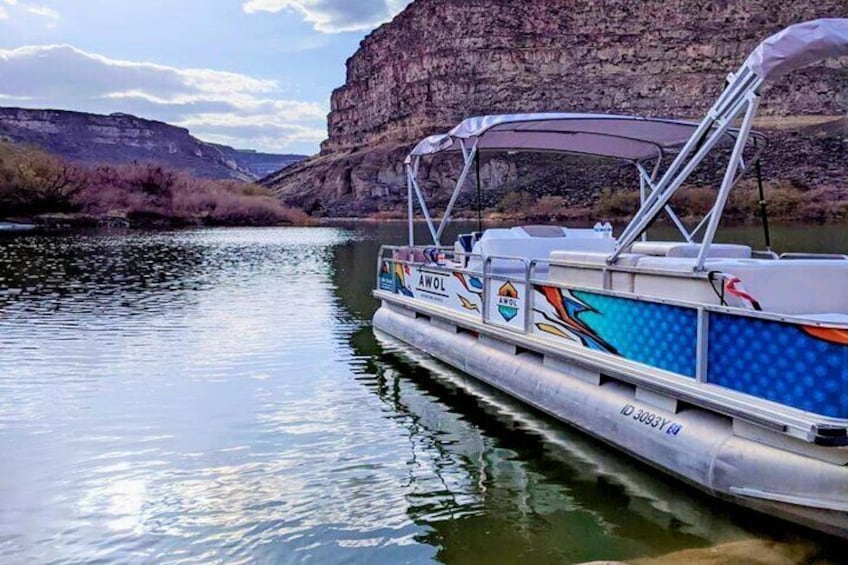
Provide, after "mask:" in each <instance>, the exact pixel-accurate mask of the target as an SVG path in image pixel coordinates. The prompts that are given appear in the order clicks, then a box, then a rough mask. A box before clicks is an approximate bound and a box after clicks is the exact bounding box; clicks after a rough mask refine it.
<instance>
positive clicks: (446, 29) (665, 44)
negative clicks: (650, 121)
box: [264, 0, 848, 214]
mask: <svg viewBox="0 0 848 565" xmlns="http://www.w3.org/2000/svg"><path fill="white" fill-rule="evenodd" d="M845 15H848V2H846V0H820V1H818V2H815V3H813V2H783V1H780V0H745V1H739V2H730V1H728V0H713V1H705V2H694V1H688V0H646V1H644V2H632V1H630V0H605V1H581V0H416V1H415V2H413V3H412V4H410V6H409V7H408V8H407V9H406V10H405V11H404V12H402V13H401V14H399V15H398V16H397V17H396V18H395V19H394V21H392V22H391V23H388V24H385V25H383V26H381V27H380V28H378V29H377V30H375V31H374V32H372V33H371V34H370V35H369V36H367V37H366V38H365V39H364V40H363V41H362V43H361V45H360V48H359V50H358V51H357V52H356V53H355V54H354V55H353V56H352V57H351V58H350V59H349V60H348V62H347V80H346V83H345V84H344V85H343V86H342V87H341V88H339V89H337V90H336V91H335V92H334V93H333V95H332V104H331V108H332V111H331V114H330V116H329V120H328V129H329V137H328V139H327V140H326V141H325V142H324V143H323V145H322V151H321V154H320V155H318V156H316V157H314V158H312V159H310V160H308V161H306V162H304V163H301V164H298V165H296V166H294V167H292V168H290V169H287V170H285V171H282V172H281V173H279V174H275V175H272V176H270V177H268V178H267V179H265V181H264V182H265V183H266V184H268V185H269V186H271V187H273V188H274V189H275V190H276V191H277V192H278V193H279V194H280V196H281V197H282V198H283V199H284V200H287V201H289V202H293V203H296V204H307V205H309V206H310V207H314V208H316V209H323V210H325V211H326V212H328V213H342V214H346V213H347V214H356V213H362V212H371V211H374V210H375V209H377V208H384V207H391V206H396V205H397V203H398V201H399V200H401V199H402V198H403V195H404V194H405V187H404V184H405V183H404V177H403V170H402V167H401V161H402V159H403V156H404V155H405V153H406V151H407V150H408V149H409V148H410V146H411V144H413V143H414V142H416V141H417V140H418V139H420V138H421V137H422V136H424V135H429V134H433V133H441V132H443V131H445V130H447V129H449V128H450V127H451V126H452V125H453V124H455V123H456V122H458V121H459V120H461V119H462V118H465V117H468V116H472V115H477V114H491V113H501V112H505V113H506V112H535V111H597V112H612V113H634V114H642V115H653V116H673V117H682V118H686V117H690V118H699V117H700V116H701V114H702V113H703V112H704V111H705V110H706V109H707V108H708V107H709V106H710V105H711V103H712V102H713V101H714V99H715V97H716V96H717V95H718V93H719V92H720V90H721V88H722V85H723V80H724V78H725V77H726V75H727V73H728V72H730V71H732V70H735V69H736V68H738V66H739V64H741V62H742V61H743V60H744V58H745V56H747V54H748V53H749V51H750V50H751V49H752V48H753V47H755V46H756V45H757V43H758V42H759V41H761V40H762V39H764V38H765V37H766V36H768V35H770V34H771V33H774V32H775V31H777V30H779V29H781V28H783V27H785V26H786V25H789V24H791V23H795V22H799V21H804V20H808V19H813V18H816V17H827V16H845ZM846 92H848V63H846V62H845V61H836V62H830V63H828V64H827V65H819V66H817V67H814V68H809V69H804V70H801V71H798V72H796V73H794V74H793V75H791V76H789V77H786V78H785V79H783V80H781V81H780V83H778V84H775V85H774V86H769V87H768V88H767V89H766V92H765V93H764V94H765V98H764V102H763V104H762V106H761V115H762V116H764V117H765V118H766V121H765V122H762V123H761V125H766V126H767V128H768V129H770V130H772V137H773V138H774V143H773V147H775V148H776V149H777V152H776V153H772V154H771V157H770V158H769V160H768V161H767V162H766V170H765V172H766V174H767V176H769V177H770V178H773V179H784V180H789V181H792V182H796V183H798V184H800V185H810V184H816V183H819V182H830V181H834V182H836V181H841V180H844V177H843V176H840V175H844V173H843V172H833V171H828V170H825V171H824V172H821V171H819V170H817V169H816V168H815V167H812V168H811V167H810V166H809V165H810V163H808V161H813V159H814V157H811V156H810V155H811V154H814V153H816V152H817V151H821V150H823V151H825V152H826V154H827V155H829V156H832V155H833V154H834V152H835V153H836V154H837V156H839V155H841V156H845V144H844V143H843V138H845V137H846V131H845V127H844V122H837V121H835V120H838V118H839V117H840V116H841V115H844V114H845V112H846V108H847V107H848V103H846V94H845V93H846ZM799 116H804V117H802V118H799ZM810 116H812V117H810ZM831 122H832V123H831ZM822 124H823V125H824V127H821V126H822ZM828 124H830V125H828ZM811 125H812V126H815V127H812V129H811V128H810V126H811ZM804 128H806V129H804ZM822 132H826V133H825V134H823V133H822ZM807 157H810V159H807ZM560 161H561V160H556V159H554V160H551V159H547V160H546V159H544V158H527V157H522V158H517V159H516V158H503V157H501V158H497V159H494V160H492V161H487V162H486V163H485V164H484V169H485V170H484V178H487V179H490V180H491V182H490V186H491V187H495V188H497V187H501V188H503V187H504V186H509V187H513V186H519V185H521V184H522V182H523V181H524V179H526V178H528V175H530V174H531V171H537V173H536V174H537V176H538V170H539V167H542V166H544V167H545V168H546V170H548V173H547V174H546V175H542V176H543V178H542V181H543V182H542V184H545V185H548V186H544V188H545V189H546V190H551V191H553V192H560V193H563V194H565V195H567V196H572V197H576V199H577V200H587V199H591V198H592V195H593V194H594V192H595V191H596V190H597V189H598V188H599V187H601V186H604V185H608V184H610V183H614V182H616V179H617V177H618V175H619V173H620V171H619V170H618V169H617V168H616V167H615V166H611V167H609V168H608V173H609V175H603V176H602V177H599V176H598V175H590V176H585V175H576V176H575V175H571V176H570V177H568V178H566V177H564V176H562V175H560V174H559V172H558V170H559V169H558V168H557V167H558V164H559V163H560ZM842 162H843V163H844V162H845V159H844V158H843V159H842ZM545 163H548V164H547V165H545ZM454 174H455V170H454V168H453V166H452V165H451V164H450V163H446V162H445V161H441V162H436V163H435V164H433V166H432V167H429V168H427V169H425V170H424V171H423V176H424V178H425V182H424V184H425V186H426V187H427V190H428V191H429V192H431V194H432V195H434V196H436V197H437V198H438V197H439V196H440V195H444V193H445V186H446V185H448V184H449V181H450V179H451V178H452V175H454ZM834 175H836V176H834Z"/></svg>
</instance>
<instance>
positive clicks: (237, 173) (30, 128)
mask: <svg viewBox="0 0 848 565" xmlns="http://www.w3.org/2000/svg"><path fill="white" fill-rule="evenodd" d="M0 140H8V141H12V142H14V143H21V144H26V145H34V146H38V147H41V148H42V149H44V150H46V151H49V152H51V153H55V154H57V155H60V156H62V157H65V158H67V159H70V160H73V161H78V162H82V163H87V164H94V165H97V164H101V163H111V164H124V163H131V162H133V161H139V162H155V163H157V164H160V165H163V166H166V167H170V168H174V169H180V170H184V171H187V172H189V173H190V174H192V175H194V176H198V177H205V178H215V179H224V178H235V179H240V180H245V181H252V180H256V179H258V178H260V177H264V176H265V175H267V174H268V173H269V172H272V171H276V170H280V169H282V168H284V167H286V166H288V165H290V164H292V163H294V162H297V161H299V160H301V159H302V158H303V157H302V156H299V155H273V154H267V153H256V152H252V151H240V150H237V149H233V148H232V147H228V146H226V145H217V144H213V143H206V142H204V141H201V140H199V139H197V138H196V137H193V136H192V135H191V134H190V133H189V131H188V130H187V129H185V128H181V127H177V126H172V125H170V124H166V123H163V122H157V121H153V120H145V119H143V118H138V117H136V116H131V115H129V114H111V115H108V116H105V115H100V114H87V113H84V112H68V111H63V110H32V109H23V108H0Z"/></svg>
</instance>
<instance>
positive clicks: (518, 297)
mask: <svg viewBox="0 0 848 565" xmlns="http://www.w3.org/2000/svg"><path fill="white" fill-rule="evenodd" d="M428 275H429V276H430V278H427V277H428ZM422 277H423V278H422ZM483 287H484V285H483V282H482V281H481V280H480V279H478V278H474V277H468V276H467V275H465V274H463V273H456V272H454V273H452V276H451V275H447V274H445V273H444V272H442V273H438V276H435V275H434V274H433V273H429V272H428V270H427V269H426V268H423V269H417V268H416V267H408V266H404V265H400V264H394V265H393V264H392V262H391V261H387V262H386V264H385V265H384V267H383V270H382V272H381V275H380V288H381V289H383V290H388V291H390V292H395V293H398V294H402V295H404V296H408V297H413V298H420V299H422V300H427V301H431V302H432V301H435V302H438V303H439V304H441V305H443V306H447V307H449V308H452V309H455V310H457V311H459V312H462V313H464V314H471V315H473V316H475V317H478V318H479V319H481V320H482V306H483V304H484V302H483V300H484V299H485V300H488V303H487V314H488V315H487V320H486V322H487V323H491V324H494V325H497V326H500V327H505V328H509V329H513V330H517V331H523V330H524V327H525V326H524V324H525V322H526V320H525V316H524V314H525V310H524V309H525V307H527V304H526V302H527V296H526V294H528V293H527V292H526V289H525V288H524V285H523V284H522V283H520V282H517V281H516V282H512V283H508V282H506V281H503V280H500V281H498V280H489V281H487V287H488V288H486V292H485V295H486V298H484V292H483ZM533 293H534V300H533V301H532V305H533V306H532V308H533V311H532V312H530V316H529V322H530V331H531V332H532V333H533V334H535V335H537V336H539V337H545V338H548V339H552V340H567V341H569V342H571V343H574V344H578V345H581V346H583V347H586V348H588V349H591V350H594V351H598V352H603V353H606V354H610V355H617V356H620V357H623V358H625V359H628V360H631V361H635V362H638V363H643V364H644V365H647V366H650V367H654V368H657V369H662V370H665V371H669V372H672V373H675V374H677V375H680V376H681V377H684V378H687V379H693V378H695V377H696V374H697V349H698V311H697V309H696V308H688V307H683V306H676V305H670V304H663V303H659V302H650V301H645V300H637V299H635V298H634V299H631V298H624V297H621V296H611V295H607V294H601V293H596V292H592V291H584V290H575V289H566V288H561V287H554V286H545V285H536V286H534V287H533ZM707 339H708V346H709V347H708V354H707V359H706V372H705V380H706V382H708V383H710V384H714V385H716V386H721V387H725V388H728V389H731V390H735V391H738V392H742V393H745V394H749V395H752V396H755V397H758V398H763V399H766V400H771V401H774V402H778V403H781V404H784V405H786V406H791V407H794V408H799V409H801V410H806V411H809V412H813V413H816V414H821V415H824V416H830V417H835V418H848V331H846V330H843V329H837V328H826V327H819V326H806V325H800V324H792V323H784V322H778V321H772V320H764V319H759V318H754V317H751V316H746V315H734V314H729V313H719V312H710V313H709V323H708V330H707Z"/></svg>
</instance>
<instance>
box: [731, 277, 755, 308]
mask: <svg viewBox="0 0 848 565" xmlns="http://www.w3.org/2000/svg"><path fill="white" fill-rule="evenodd" d="M724 290H725V292H726V293H727V294H728V295H730V296H732V297H734V298H736V300H737V302H739V303H741V306H742V307H743V308H748V309H754V310H757V311H761V310H762V309H763V307H762V306H760V303H759V302H758V301H757V299H756V298H754V296H753V295H752V294H751V293H750V292H748V291H747V290H745V287H744V286H742V279H740V278H739V277H737V276H734V275H725V280H724ZM731 306H735V305H733V304H731Z"/></svg>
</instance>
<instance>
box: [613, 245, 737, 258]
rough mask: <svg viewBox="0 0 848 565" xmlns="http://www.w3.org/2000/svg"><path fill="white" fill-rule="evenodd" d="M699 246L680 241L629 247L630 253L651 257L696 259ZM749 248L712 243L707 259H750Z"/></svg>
mask: <svg viewBox="0 0 848 565" xmlns="http://www.w3.org/2000/svg"><path fill="white" fill-rule="evenodd" d="M700 250H701V246H700V245H698V244H697V243H683V242H680V241H637V242H636V243H634V244H633V245H631V246H630V251H631V252H632V253H639V254H642V255H650V256H652V257H697V256H698V252H699V251H700ZM751 253H752V252H751V248H750V247H749V246H747V245H737V244H733V243H714V244H712V245H711V246H710V249H709V251H708V252H707V257H724V258H728V259H750V258H751Z"/></svg>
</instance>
